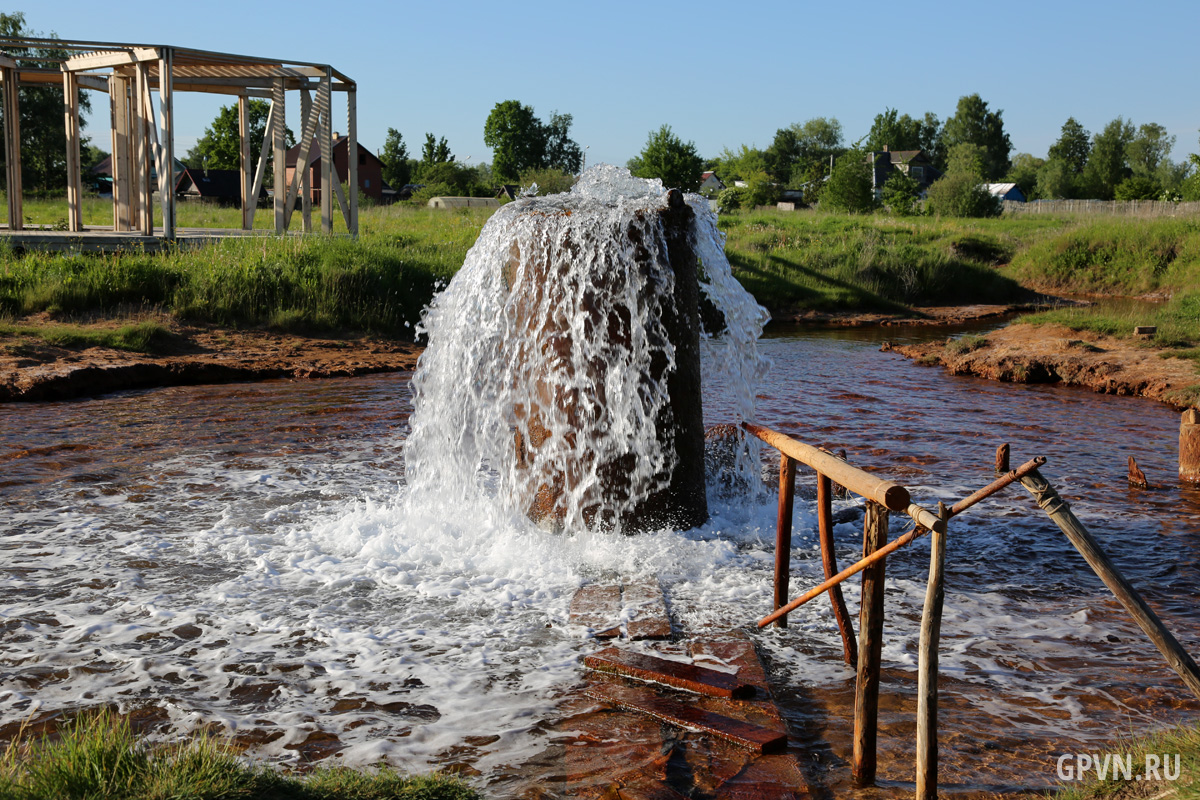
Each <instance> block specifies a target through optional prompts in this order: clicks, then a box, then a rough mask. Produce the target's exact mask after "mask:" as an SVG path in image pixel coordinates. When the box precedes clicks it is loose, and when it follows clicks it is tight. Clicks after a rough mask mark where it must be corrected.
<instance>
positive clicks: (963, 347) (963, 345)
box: [946, 334, 988, 356]
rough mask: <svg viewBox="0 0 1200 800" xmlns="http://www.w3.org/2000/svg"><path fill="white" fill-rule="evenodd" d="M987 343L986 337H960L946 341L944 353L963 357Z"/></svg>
mask: <svg viewBox="0 0 1200 800" xmlns="http://www.w3.org/2000/svg"><path fill="white" fill-rule="evenodd" d="M987 343H988V340H987V337H986V336H978V335H974V334H972V335H967V336H960V337H958V338H957V339H947V340H946V352H948V353H951V354H953V355H956V356H961V355H965V354H967V353H971V352H974V351H975V350H978V349H979V348H981V347H986V346H987Z"/></svg>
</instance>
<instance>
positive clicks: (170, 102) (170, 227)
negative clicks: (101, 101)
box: [158, 47, 175, 241]
mask: <svg viewBox="0 0 1200 800" xmlns="http://www.w3.org/2000/svg"><path fill="white" fill-rule="evenodd" d="M161 52H162V59H161V60H160V61H159V62H158V75H159V82H158V102H159V110H160V112H161V115H162V125H163V135H162V148H163V153H162V164H163V168H162V170H160V171H159V173H158V189H159V197H160V199H161V201H162V215H163V238H165V239H166V240H167V241H174V240H175V128H174V122H175V119H174V117H175V92H174V89H173V87H172V85H171V83H172V79H173V75H172V73H173V71H174V67H173V64H172V61H173V58H174V55H173V53H172V50H171V48H170V47H164V48H162V51H161Z"/></svg>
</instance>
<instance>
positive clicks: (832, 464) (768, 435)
mask: <svg viewBox="0 0 1200 800" xmlns="http://www.w3.org/2000/svg"><path fill="white" fill-rule="evenodd" d="M742 427H743V428H745V429H746V430H747V431H749V432H750V433H751V434H753V435H754V436H757V437H758V438H759V439H762V440H763V441H764V442H766V443H767V444H769V445H771V446H772V447H774V448H775V449H776V450H778V451H779V452H781V453H786V454H787V455H789V456H790V457H792V458H794V459H796V460H797V461H799V462H801V463H802V464H807V465H808V466H810V467H812V468H813V469H815V470H816V471H817V472H820V473H821V474H822V475H828V476H829V477H830V478H831V479H833V480H835V481H837V482H838V483H840V484H841V485H842V486H845V487H846V488H847V489H849V490H850V491H852V492H854V493H855V494H858V495H862V496H863V497H865V498H867V499H868V500H874V501H875V502H876V503H879V504H880V505H882V506H884V507H886V508H888V509H890V510H892V511H903V512H907V511H908V506H909V504H910V503H911V502H912V499H911V498H910V497H909V494H908V489H905V488H904V487H903V486H900V485H899V484H896V483H892V482H891V481H885V480H883V479H882V478H879V477H876V476H875V475H872V474H871V473H869V472H865V471H864V470H861V469H859V468H858V467H853V466H851V465H849V464H847V463H846V462H845V461H842V460H841V459H840V458H838V457H837V456H835V455H832V454H830V453H826V452H824V451H822V450H819V449H817V448H816V447H813V446H812V445H807V444H804V443H803V442H798V441H796V440H795V439H793V438H791V437H790V436H784V435H783V434H782V433H778V432H776V431H773V430H770V429H769V428H764V427H762V426H759V425H754V424H752V423H749V422H743V423H742Z"/></svg>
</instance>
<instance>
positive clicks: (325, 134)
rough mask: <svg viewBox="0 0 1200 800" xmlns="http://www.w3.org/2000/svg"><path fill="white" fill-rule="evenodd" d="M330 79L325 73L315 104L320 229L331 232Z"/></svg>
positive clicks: (331, 99) (331, 137)
mask: <svg viewBox="0 0 1200 800" xmlns="http://www.w3.org/2000/svg"><path fill="white" fill-rule="evenodd" d="M331 83H332V80H331V78H330V76H328V75H326V76H325V77H324V78H322V79H321V84H320V85H319V86H318V87H317V105H318V106H320V108H321V125H320V128H319V130H320V133H319V134H318V135H319V137H320V145H321V231H322V232H323V233H333V182H334V181H336V180H337V170H335V169H334V168H333V118H332V117H331V116H330V111H331V110H332V109H333V94H332V92H331V91H330V88H331V87H330V84H331Z"/></svg>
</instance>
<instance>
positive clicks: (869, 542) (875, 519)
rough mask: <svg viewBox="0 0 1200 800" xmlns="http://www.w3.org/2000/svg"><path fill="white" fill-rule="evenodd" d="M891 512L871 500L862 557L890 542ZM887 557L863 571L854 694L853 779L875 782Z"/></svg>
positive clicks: (861, 784)
mask: <svg viewBox="0 0 1200 800" xmlns="http://www.w3.org/2000/svg"><path fill="white" fill-rule="evenodd" d="M887 534H888V511H887V509H886V508H884V507H883V506H881V505H879V504H878V503H876V502H874V501H871V500H868V501H867V505H866V519H865V520H864V523H863V556H864V557H866V556H869V555H871V554H872V553H874V552H875V551H876V550H878V549H880V548H881V547H883V546H884V545H885V544H887ZM885 564H886V560H880V561H878V562H876V563H874V564H872V565H871V566H869V567H867V568H866V569H864V570H863V573H862V602H861V607H860V609H859V618H858V629H859V642H858V682H857V684H856V686H855V693H854V755H853V772H854V780H855V782H856V783H858V785H859V786H871V785H873V784H874V783H875V767H876V759H875V742H876V735H877V732H878V730H877V729H878V724H879V670H880V661H881V657H882V652H883V586H884V566H885Z"/></svg>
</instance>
